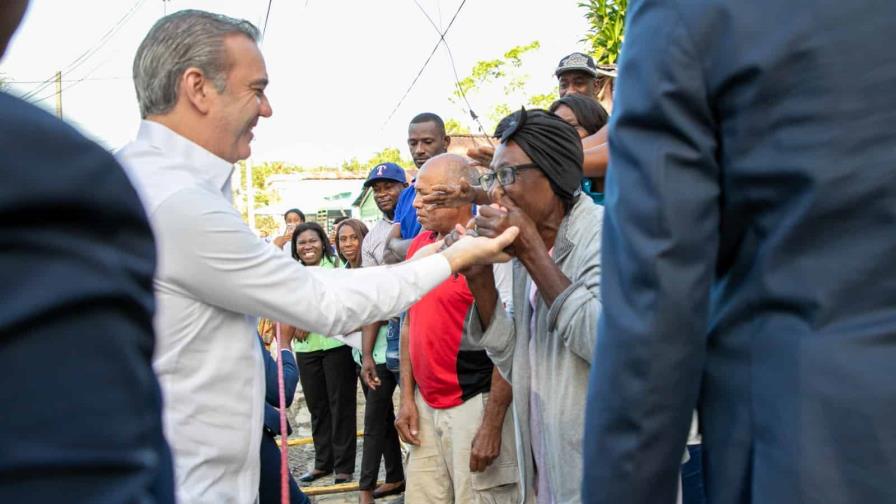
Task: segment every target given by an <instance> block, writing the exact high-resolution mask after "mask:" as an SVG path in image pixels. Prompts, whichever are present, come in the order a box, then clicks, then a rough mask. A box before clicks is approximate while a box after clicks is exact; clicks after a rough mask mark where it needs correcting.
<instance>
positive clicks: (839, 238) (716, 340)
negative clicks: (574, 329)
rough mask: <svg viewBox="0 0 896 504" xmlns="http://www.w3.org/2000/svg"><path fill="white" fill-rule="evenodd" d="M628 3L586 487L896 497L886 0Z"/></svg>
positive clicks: (778, 497) (894, 15) (795, 499)
mask: <svg viewBox="0 0 896 504" xmlns="http://www.w3.org/2000/svg"><path fill="white" fill-rule="evenodd" d="M627 16H628V19H627V32H626V36H625V46H624V48H623V50H622V55H621V60H620V65H619V82H618V87H617V91H616V102H615V104H616V106H615V113H614V115H613V117H612V118H611V120H610V158H611V162H610V168H609V180H608V187H609V189H608V191H607V192H608V194H607V211H606V219H605V221H604V231H603V232H604V240H603V257H602V264H603V271H602V275H603V281H602V283H601V285H602V293H601V295H602V298H603V303H604V312H603V319H602V321H601V322H600V325H599V331H598V338H597V346H596V349H595V353H594V360H593V365H592V366H591V373H592V376H591V382H590V391H589V396H588V409H587V422H586V437H585V444H584V450H585V468H584V480H583V481H584V484H583V491H582V494H583V498H584V501H585V502H589V503H619V502H625V503H629V504H639V503H651V504H652V503H663V502H669V503H671V502H674V499H675V494H676V487H677V484H678V470H679V467H680V463H681V459H682V453H683V452H684V448H685V438H686V437H687V435H688V425H689V424H690V421H691V411H692V409H693V408H694V407H695V406H698V409H699V413H700V417H701V425H702V433H703V443H704V449H705V460H704V463H705V464H704V465H705V470H706V472H705V475H706V477H705V483H706V490H707V498H708V502H710V503H716V504H730V503H762V504H768V503H788V504H791V503H815V502H825V503H858V502H863V503H864V502H869V503H870V502H875V503H882V502H896V485H894V484H893V475H894V474H896V379H894V373H893V370H894V369H896V227H894V226H896V51H894V50H893V48H892V44H889V43H887V41H890V40H892V38H893V33H894V31H896V23H894V20H896V2H892V1H885V0H856V1H853V2H842V1H835V0H816V1H806V2H781V1H779V0H756V1H753V2H742V1H737V0H716V1H708V0H671V1H670V0H634V1H632V2H630V3H629V6H628V13H627Z"/></svg>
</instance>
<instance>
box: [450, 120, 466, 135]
mask: <svg viewBox="0 0 896 504" xmlns="http://www.w3.org/2000/svg"><path fill="white" fill-rule="evenodd" d="M445 132H446V133H448V134H449V135H469V134H470V128H468V127H466V126H464V125H463V124H461V122H460V121H458V120H457V119H448V120H447V121H445Z"/></svg>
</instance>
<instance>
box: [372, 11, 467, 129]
mask: <svg viewBox="0 0 896 504" xmlns="http://www.w3.org/2000/svg"><path fill="white" fill-rule="evenodd" d="M466 3H467V0H463V1H462V2H461V3H460V5H459V6H458V7H457V10H456V11H455V12H454V16H452V17H451V21H450V22H449V23H448V26H447V27H445V31H443V32H440V33H439V40H438V41H437V42H436V45H435V46H434V47H433V48H432V51H431V52H430V53H429V57H427V58H426V61H424V62H423V66H422V67H420V71H418V72H417V75H416V76H415V77H414V80H413V81H411V85H410V86H408V89H407V91H405V92H404V94H403V95H402V96H401V98H400V99H399V100H398V103H396V104H395V107H394V108H393V109H392V112H390V113H389V117H387V118H386V120H385V121H384V122H383V127H385V126H386V125H387V124H389V121H391V120H392V117H393V116H394V115H395V113H396V112H398V108H399V107H401V104H402V103H404V100H405V98H407V97H408V95H409V94H411V90H413V89H414V86H415V85H416V84H417V81H418V80H420V76H421V75H423V71H424V70H426V67H427V65H429V62H430V61H431V60H432V57H433V55H435V53H436V51H437V50H438V49H439V44H441V43H442V41H443V40H445V34H446V33H448V30H450V29H451V25H453V24H454V20H455V19H457V15H458V14H460V11H461V9H463V8H464V5H466ZM427 17H428V16H427ZM446 47H447V46H446Z"/></svg>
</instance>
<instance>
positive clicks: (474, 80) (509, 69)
mask: <svg viewBox="0 0 896 504" xmlns="http://www.w3.org/2000/svg"><path fill="white" fill-rule="evenodd" d="M540 48H541V43H540V42H539V41H537V40H533V41H532V42H530V43H528V44H524V45H518V46H514V47H511V48H510V49H508V50H507V51H505V52H504V54H502V55H501V56H500V57H497V58H493V59H485V60H480V61H477V62H476V63H475V64H474V65H473V68H472V69H471V70H470V74H469V75H467V76H466V77H464V78H463V79H460V80H459V82H458V83H457V84H456V85H455V90H454V92H453V93H452V96H451V97H450V98H449V99H450V100H451V102H452V103H454V104H455V105H457V106H458V107H460V108H461V109H464V110H465V111H466V112H469V111H468V110H466V108H467V101H468V100H475V95H477V94H480V93H482V92H483V91H485V90H486V89H495V88H497V89H499V90H500V92H501V94H502V96H506V97H508V98H509V99H512V100H515V102H510V103H514V105H513V106H511V105H510V103H507V102H505V103H497V104H495V105H493V106H492V107H491V108H490V109H487V111H486V112H485V114H484V115H482V116H480V117H479V119H480V122H481V123H482V127H483V128H484V129H485V131H486V132H491V131H492V130H493V129H494V127H495V125H497V123H498V121H500V120H501V119H503V118H504V117H505V116H506V115H508V114H510V113H511V112H513V111H514V110H516V108H517V107H518V104H520V103H523V104H525V105H526V106H528V107H535V108H548V107H549V106H550V104H551V103H552V102H553V101H554V100H555V99H556V96H555V93H554V92H553V91H549V92H547V93H541V94H535V95H527V93H526V84H527V83H528V81H529V75H527V74H525V73H523V71H522V66H523V60H524V59H525V56H526V55H527V54H531V53H533V52H534V51H537V50H538V49H540ZM471 96H473V97H474V98H471ZM449 124H450V129H449ZM475 126H476V127H475V129H477V130H478V129H479V124H476V125H475ZM445 127H446V129H448V130H449V133H450V132H452V131H453V132H455V134H460V133H467V134H469V131H470V128H469V126H467V125H465V124H464V123H462V122H461V121H459V120H457V119H449V120H448V122H446V123H445Z"/></svg>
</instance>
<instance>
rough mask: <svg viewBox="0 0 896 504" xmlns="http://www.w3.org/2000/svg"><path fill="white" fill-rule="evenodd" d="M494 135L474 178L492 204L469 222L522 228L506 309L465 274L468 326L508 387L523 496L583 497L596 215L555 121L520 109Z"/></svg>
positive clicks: (486, 286)
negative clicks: (470, 303) (491, 150)
mask: <svg viewBox="0 0 896 504" xmlns="http://www.w3.org/2000/svg"><path fill="white" fill-rule="evenodd" d="M495 135H496V136H497V137H499V138H500V139H501V143H500V145H498V146H497V148H496V150H495V156H494V158H493V159H492V163H491V166H490V167H489V169H488V170H487V171H486V172H485V173H484V174H483V175H482V176H481V178H480V183H481V184H482V187H483V188H484V189H485V190H487V191H488V194H489V198H490V199H491V201H492V202H493V203H492V205H490V206H482V207H480V208H479V215H478V216H477V217H476V219H475V226H471V227H473V228H474V229H475V232H476V233H478V234H479V235H484V236H495V235H497V234H500V233H501V231H503V230H504V229H506V228H508V227H509V226H518V227H519V229H520V234H519V236H518V237H517V239H516V241H514V242H513V244H512V246H511V248H510V249H509V251H510V252H511V254H512V255H513V256H514V260H513V306H514V308H513V310H512V313H510V312H508V311H506V310H504V309H503V308H502V306H501V304H500V303H499V301H498V299H499V297H498V292H497V290H496V288H495V281H494V277H493V275H492V270H491V268H473V269H471V270H468V271H466V272H464V275H465V276H466V277H467V282H468V284H469V287H470V290H471V291H472V292H473V296H474V297H475V305H474V308H473V309H472V310H471V313H470V315H469V318H468V321H467V323H468V324H469V325H470V328H469V333H470V334H471V336H472V338H473V339H474V341H475V342H477V343H479V344H480V345H482V346H483V347H484V348H485V349H486V350H487V351H488V354H489V356H490V357H491V359H492V360H493V361H494V363H495V365H496V366H497V367H498V369H499V370H500V371H501V373H502V375H503V376H504V377H505V378H506V379H507V380H508V381H509V382H510V383H511V385H512V387H513V401H514V407H513V413H514V417H515V420H516V422H515V423H516V444H517V453H518V454H519V457H518V463H519V472H520V474H521V476H522V477H523V480H522V481H521V482H520V483H521V488H522V489H523V490H524V491H525V492H527V493H528V494H529V495H527V496H525V497H524V501H525V502H530V500H531V501H535V502H539V503H540V502H580V501H581V497H580V488H581V481H580V480H581V474H582V436H583V429H584V425H583V423H584V418H585V411H584V408H585V397H586V394H587V391H588V373H589V370H590V367H591V354H592V350H593V348H594V344H595V339H596V332H597V319H598V315H599V314H600V311H601V302H600V292H599V286H600V229H601V222H602V220H603V210H602V207H599V206H597V205H595V204H594V203H593V202H592V201H591V199H590V198H588V197H586V196H584V195H582V193H581V189H580V183H581V180H582V159H583V154H582V143H581V141H580V139H579V135H578V134H577V132H576V130H575V128H573V127H572V126H570V125H569V124H567V123H566V122H565V121H564V120H563V119H561V118H559V117H558V116H556V115H554V114H552V113H550V112H546V111H543V110H529V111H526V110H521V111H519V112H516V113H514V114H512V115H510V116H508V117H506V118H504V120H502V121H501V123H500V124H499V125H498V128H497V131H496V133H495ZM471 224H472V223H471ZM533 497H534V498H533Z"/></svg>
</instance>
